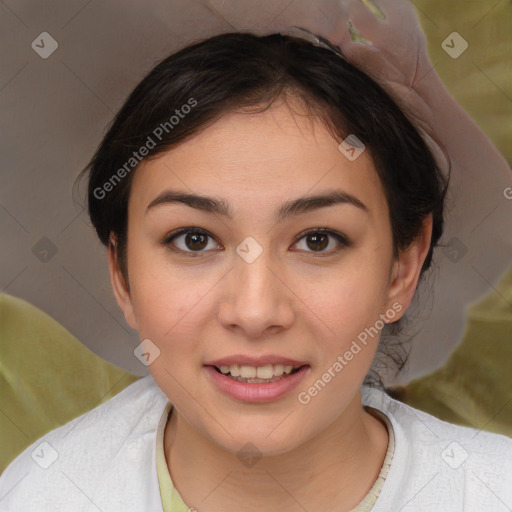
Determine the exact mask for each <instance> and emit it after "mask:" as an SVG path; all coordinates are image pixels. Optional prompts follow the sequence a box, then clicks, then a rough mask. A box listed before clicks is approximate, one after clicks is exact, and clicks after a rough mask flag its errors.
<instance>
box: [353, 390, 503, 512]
mask: <svg viewBox="0 0 512 512" xmlns="http://www.w3.org/2000/svg"><path fill="white" fill-rule="evenodd" d="M363 404H365V405H369V406H371V407H374V408H375V409H378V410H380V411H381V412H382V413H384V414H385V415H386V416H387V417H388V419H389V421H390V423H391V424H392V426H393V431H394V434H395V437H396V440H395V443H396V445H395V454H394V456H393V461H392V463H391V465H392V469H393V471H391V470H390V473H389V477H390V479H391V480H392V484H393V485H394V486H395V488H402V489H404V490H405V489H408V492H406V493H405V494H406V495H409V496H414V499H412V500H411V502H410V503H409V504H408V505H407V506H405V508H404V509H403V511H404V512H405V511H406V510H416V511H418V510H442V507H443V506H444V507H452V508H453V509H457V510H465V511H466V510H467V511H473V510H474V511H479V512H484V511H487V510H489V511H491V510H492V511H493V512H497V511H500V510H503V511H506V510H511V508H507V507H512V485H511V483H512V438H510V437H507V436H504V435H500V434H494V433H490V432H486V431H484V430H477V429H475V428H469V427H463V426H459V425H454V424H451V423H447V422H445V421H442V420H440V419H438V418H436V417H434V416H432V415H430V414H428V413H426V412H423V411H420V410H418V409H414V408H413V407H410V406H408V405H406V404H404V403H402V402H399V401H397V400H394V399H392V398H391V397H390V396H388V395H387V394H386V393H384V392H383V391H380V390H374V389H369V388H363ZM393 466H395V467H394V468H393ZM423 486H425V487H423ZM414 489H417V493H418V494H417V495H414V493H412V491H413V490H414ZM422 489H423V490H422ZM404 504H405V501H404ZM436 504H437V505H436ZM408 507H410V508H408ZM415 507H416V508H415ZM422 507H423V508H422ZM445 509H446V508H445Z"/></svg>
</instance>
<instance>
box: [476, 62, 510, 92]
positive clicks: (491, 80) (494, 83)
mask: <svg viewBox="0 0 512 512" xmlns="http://www.w3.org/2000/svg"><path fill="white" fill-rule="evenodd" d="M471 62H472V63H473V66H475V68H477V69H478V71H480V72H481V73H482V74H483V75H484V76H485V77H486V78H487V80H489V82H491V83H492V84H493V85H494V87H496V89H498V90H499V91H500V92H501V93H502V94H503V96H505V98H507V100H508V101H510V102H512V98H511V97H510V96H509V95H508V94H507V93H506V92H505V91H504V90H503V89H502V88H501V87H500V86H499V85H498V84H497V83H496V82H495V81H494V80H493V79H492V78H491V77H490V76H489V75H488V74H487V73H486V72H485V71H484V70H483V69H482V68H481V67H479V66H478V65H477V64H475V61H474V60H472V61H471Z"/></svg>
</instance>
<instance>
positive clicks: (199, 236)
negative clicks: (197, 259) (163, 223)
mask: <svg viewBox="0 0 512 512" xmlns="http://www.w3.org/2000/svg"><path fill="white" fill-rule="evenodd" d="M208 238H211V239H212V240H213V237H212V235H210V234H209V233H208V232H207V231H204V230H203V229H200V228H194V227H190V228H181V229H179V230H178V231H174V232H173V233H170V234H169V235H167V236H166V237H165V239H164V240H163V242H162V243H163V245H165V246H166V247H168V248H169V249H170V250H171V251H174V252H179V253H184V254H186V255H187V256H192V257H194V256H199V255H201V254H202V253H204V252H206V251H205V250H204V249H206V248H207V247H208ZM177 241H179V243H176V242H177ZM180 244H181V246H180ZM211 248H213V249H215V248H217V249H219V248H220V246H219V245H218V244H216V243H214V244H213V247H210V249H211ZM195 253H196V254H195Z"/></svg>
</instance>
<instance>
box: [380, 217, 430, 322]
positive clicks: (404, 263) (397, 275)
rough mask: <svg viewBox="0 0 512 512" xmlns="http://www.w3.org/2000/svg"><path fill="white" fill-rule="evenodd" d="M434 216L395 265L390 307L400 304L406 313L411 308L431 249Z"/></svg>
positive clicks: (424, 224)
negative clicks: (422, 269)
mask: <svg viewBox="0 0 512 512" xmlns="http://www.w3.org/2000/svg"><path fill="white" fill-rule="evenodd" d="M431 236H432V214H431V213H430V214H429V215H428V216H427V217H426V218H425V220H424V221H423V228H422V231H421V233H420V234H419V236H418V238H417V239H416V240H415V241H414V242H413V243H411V245H410V246H409V247H408V248H407V249H406V250H405V251H402V252H401V253H400V255H399V258H398V260H396V261H395V262H394V264H393V272H392V280H391V283H390V286H389V290H388V307H391V305H392V304H394V303H396V302H398V303H400V304H401V305H402V311H403V312H404V313H405V311H406V310H407V308H408V307H409V305H410V303H411V302H412V299H413V297H414V293H415V291H416V287H417V285H418V281H419V278H420V274H421V268H422V267H423V263H424V261H425V258H426V257H427V254H428V251H429V249H430V240H431Z"/></svg>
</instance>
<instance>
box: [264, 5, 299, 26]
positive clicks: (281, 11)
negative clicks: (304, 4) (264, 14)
mask: <svg viewBox="0 0 512 512" xmlns="http://www.w3.org/2000/svg"><path fill="white" fill-rule="evenodd" d="M293 2H295V0H290V2H288V3H287V4H286V5H285V6H284V8H283V9H281V10H280V11H279V12H278V13H277V14H276V15H275V16H274V17H273V18H272V19H271V20H270V22H269V25H272V24H273V23H274V21H275V20H276V18H278V17H279V16H281V14H283V12H284V11H286V9H288V7H290V5H292V4H293Z"/></svg>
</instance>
